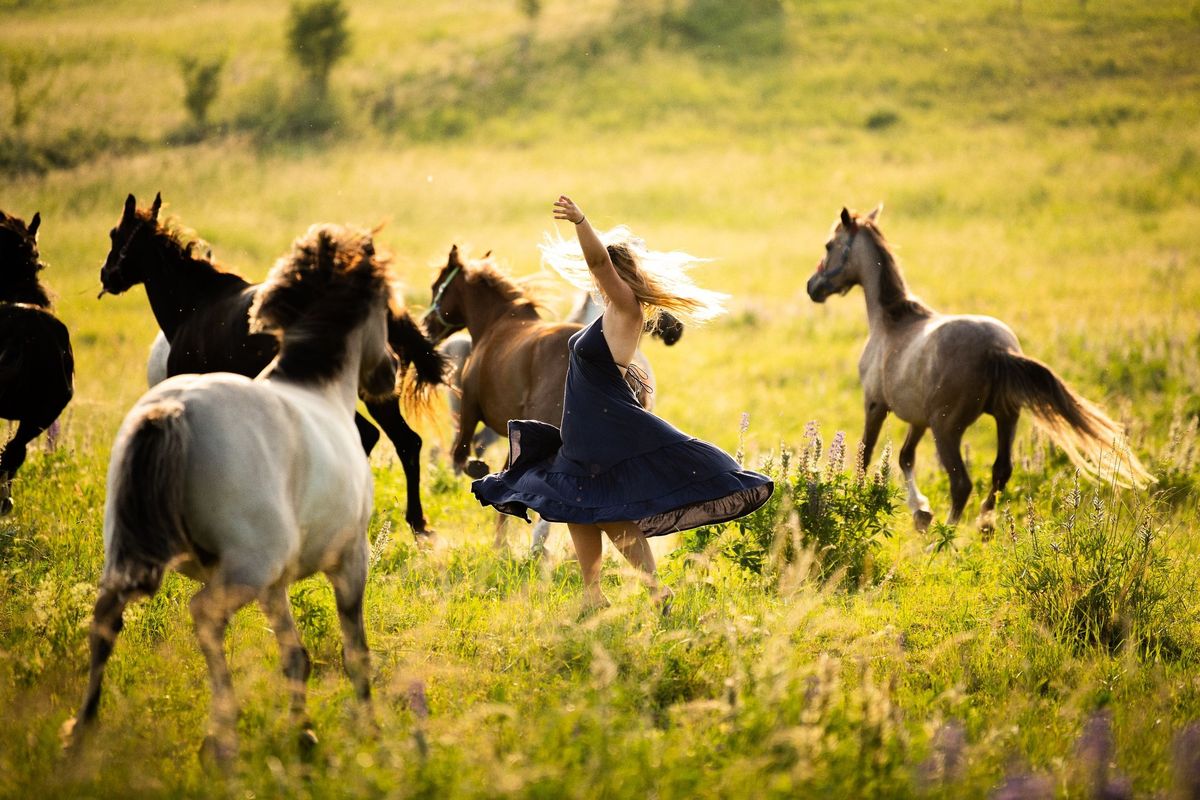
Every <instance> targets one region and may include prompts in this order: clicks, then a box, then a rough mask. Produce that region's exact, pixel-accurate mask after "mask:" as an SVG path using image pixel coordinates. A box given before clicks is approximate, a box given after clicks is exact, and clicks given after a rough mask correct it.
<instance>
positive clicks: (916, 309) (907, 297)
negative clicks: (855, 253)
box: [857, 218, 933, 322]
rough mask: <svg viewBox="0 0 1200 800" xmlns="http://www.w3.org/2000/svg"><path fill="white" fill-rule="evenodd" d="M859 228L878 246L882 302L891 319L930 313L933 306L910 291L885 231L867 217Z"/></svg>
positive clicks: (897, 319)
mask: <svg viewBox="0 0 1200 800" xmlns="http://www.w3.org/2000/svg"><path fill="white" fill-rule="evenodd" d="M857 222H858V229H859V230H860V231H862V232H864V233H866V234H867V237H868V238H870V240H871V243H872V244H873V245H875V249H876V250H877V251H878V252H879V304H880V305H881V306H882V307H883V311H884V313H885V314H886V315H887V318H888V320H889V321H891V322H899V321H900V320H902V319H904V318H906V317H931V316H933V310H932V309H930V308H929V306H927V305H925V304H924V303H923V302H921V299H920V298H919V297H917V296H916V295H911V294H909V293H908V286H907V285H905V283H904V276H903V275H901V274H900V267H899V266H898V265H897V264H896V257H895V256H894V255H892V249H891V248H890V247H889V246H888V243H887V239H885V238H883V232H882V231H880V230H879V228H877V227H875V223H874V222H873V221H871V220H869V219H866V218H858V219H857Z"/></svg>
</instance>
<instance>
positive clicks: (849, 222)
mask: <svg viewBox="0 0 1200 800" xmlns="http://www.w3.org/2000/svg"><path fill="white" fill-rule="evenodd" d="M842 227H844V228H845V229H846V230H848V231H853V230H854V229H855V228H857V227H858V223H857V222H856V221H855V220H854V215H852V214H851V213H850V211H849V210H848V209H847V208H846V207H845V206H842Z"/></svg>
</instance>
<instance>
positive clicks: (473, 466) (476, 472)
mask: <svg viewBox="0 0 1200 800" xmlns="http://www.w3.org/2000/svg"><path fill="white" fill-rule="evenodd" d="M464 471H465V472H466V473H467V476H468V477H471V478H475V479H476V480H478V479H480V478H482V477H483V476H485V475H487V474H488V473H489V472H491V470H490V469H489V468H488V465H487V464H486V463H484V462H482V461H480V460H479V459H471V460H470V461H468V462H467V468H466V470H464Z"/></svg>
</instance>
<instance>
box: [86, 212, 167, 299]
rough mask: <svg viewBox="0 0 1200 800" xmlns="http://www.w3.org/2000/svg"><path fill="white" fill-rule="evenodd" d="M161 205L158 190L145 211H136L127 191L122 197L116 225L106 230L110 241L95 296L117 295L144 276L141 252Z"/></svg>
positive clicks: (149, 237) (150, 237)
mask: <svg viewBox="0 0 1200 800" xmlns="http://www.w3.org/2000/svg"><path fill="white" fill-rule="evenodd" d="M161 208H162V193H161V192H160V193H158V194H156V195H155V196H154V204H153V205H151V206H150V210H149V211H139V210H138V207H137V200H136V199H135V198H134V196H133V195H132V194H131V195H129V197H127V198H125V209H124V211H122V213H121V220H120V222H118V223H117V227H115V228H113V229H112V230H111V231H109V234H108V237H109V239H111V240H112V246H111V247H110V248H109V251H108V256H107V257H106V258H105V259H104V266H102V267H101V268H100V284H101V286H103V288H102V289H101V290H100V294H99V295H98V296H99V297H103V296H104V295H105V294H121V293H122V292H124V291H126V290H128V289H130V288H132V287H134V286H136V285H137V284H139V283H142V282H143V281H144V280H145V279H146V275H145V272H144V270H143V269H142V263H143V260H144V259H143V255H144V254H145V250H146V248H147V247H148V246H149V244H150V243H151V240H152V239H153V237H154V234H155V233H156V232H157V231H158V227H159V226H158V212H159V209H161Z"/></svg>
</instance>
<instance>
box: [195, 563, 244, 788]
mask: <svg viewBox="0 0 1200 800" xmlns="http://www.w3.org/2000/svg"><path fill="white" fill-rule="evenodd" d="M256 594H258V592H257V591H255V590H254V589H252V588H250V587H248V586H236V585H231V584H228V583H226V582H225V581H224V579H223V576H222V575H221V574H220V573H218V575H217V576H216V577H215V578H214V580H213V582H212V583H210V584H208V585H207V586H205V587H204V588H202V589H201V590H200V591H198V592H196V594H195V596H193V597H192V602H191V603H190V604H189V606H190V608H191V611H192V620H193V621H194V622H195V625H196V639H197V640H198V641H199V643H200V651H201V652H202V653H203V654H204V660H205V661H206V662H207V663H208V677H209V681H210V682H211V684H212V710H211V712H210V718H211V723H210V730H209V734H208V736H207V737H206V738H205V740H204V747H203V750H202V753H207V754H209V755H211V756H213V757H214V758H215V759H216V760H217V761H218V763H221V764H226V765H227V764H228V763H229V762H230V761H231V760H232V759H233V757H234V755H235V754H236V752H237V700H236V699H235V697H234V695H233V679H232V677H231V676H230V674H229V664H228V663H227V662H226V661H225V628H226V626H227V625H228V624H229V619H230V617H232V616H233V614H234V612H236V611H237V610H238V609H239V608H241V607H242V606H244V605H246V604H247V603H249V602H250V601H251V600H253V599H254V597H255V595H256Z"/></svg>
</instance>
